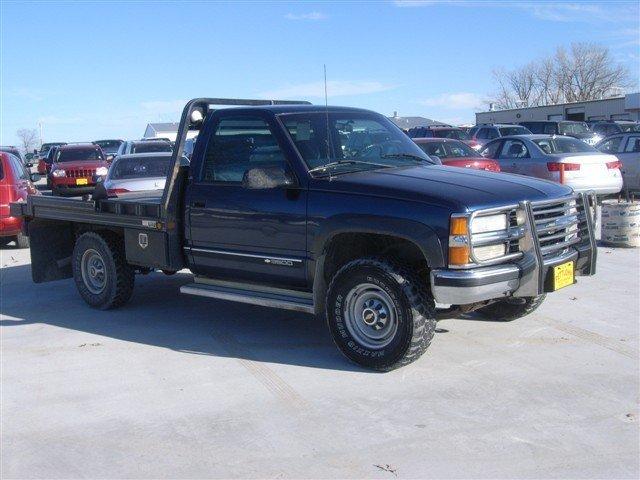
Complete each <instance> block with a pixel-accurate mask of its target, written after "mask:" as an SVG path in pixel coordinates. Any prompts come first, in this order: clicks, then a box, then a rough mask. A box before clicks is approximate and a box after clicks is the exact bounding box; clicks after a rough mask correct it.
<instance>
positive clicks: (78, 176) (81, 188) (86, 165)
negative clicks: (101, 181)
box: [49, 143, 109, 195]
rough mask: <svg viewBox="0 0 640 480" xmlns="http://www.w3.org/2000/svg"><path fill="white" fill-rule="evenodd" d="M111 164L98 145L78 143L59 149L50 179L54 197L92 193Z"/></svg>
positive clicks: (52, 164) (51, 169)
mask: <svg viewBox="0 0 640 480" xmlns="http://www.w3.org/2000/svg"><path fill="white" fill-rule="evenodd" d="M108 171H109V162H107V159H106V157H105V155H104V153H103V152H102V149H101V148H100V147H99V146H98V145H94V144H93V143H76V144H68V145H62V146H61V147H59V148H58V151H57V152H56V154H55V158H54V159H53V162H52V163H51V168H50V172H51V173H50V174H49V178H50V179H51V190H52V192H53V194H54V195H84V194H85V193H92V192H93V190H94V188H95V186H96V182H97V180H98V178H99V177H106V175H107V172H108Z"/></svg>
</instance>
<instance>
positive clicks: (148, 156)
mask: <svg viewBox="0 0 640 480" xmlns="http://www.w3.org/2000/svg"><path fill="white" fill-rule="evenodd" d="M170 162H171V153H134V154H130V155H121V156H118V157H116V158H115V160H114V161H113V163H112V164H111V166H110V167H109V173H107V177H106V178H105V180H104V188H105V189H106V191H107V194H108V195H110V196H113V195H118V194H120V193H127V192H139V191H144V190H160V189H163V188H164V183H165V179H166V177H167V171H168V170H169V164H170Z"/></svg>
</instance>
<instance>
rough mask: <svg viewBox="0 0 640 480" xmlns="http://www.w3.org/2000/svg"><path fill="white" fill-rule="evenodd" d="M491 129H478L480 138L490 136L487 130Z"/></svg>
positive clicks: (484, 138)
mask: <svg viewBox="0 0 640 480" xmlns="http://www.w3.org/2000/svg"><path fill="white" fill-rule="evenodd" d="M488 131H489V129H488V128H481V129H480V130H478V138H479V139H480V140H486V139H487V138H489V137H488V136H487V132H488Z"/></svg>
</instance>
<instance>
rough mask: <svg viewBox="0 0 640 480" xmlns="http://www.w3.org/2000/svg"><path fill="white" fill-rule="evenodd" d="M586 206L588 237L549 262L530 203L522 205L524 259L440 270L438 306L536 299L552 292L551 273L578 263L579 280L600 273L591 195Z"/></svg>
mask: <svg viewBox="0 0 640 480" xmlns="http://www.w3.org/2000/svg"><path fill="white" fill-rule="evenodd" d="M578 198H581V201H582V202H583V203H582V204H583V205H584V207H583V209H584V213H585V217H586V226H587V236H586V238H585V237H583V238H582V241H581V242H580V243H579V244H576V245H572V246H571V247H569V248H568V249H567V250H566V251H565V252H563V253H562V254H560V255H557V256H554V257H553V258H550V259H546V258H544V257H543V254H542V252H541V249H540V243H539V241H538V236H537V234H536V232H535V229H534V228H533V226H534V225H535V222H534V217H533V210H532V206H531V203H530V202H526V201H525V202H522V203H520V205H519V207H518V208H519V209H521V210H522V211H523V212H524V215H523V216H524V219H525V221H524V237H523V238H522V242H521V245H522V248H521V251H522V256H521V257H520V258H519V259H518V260H517V261H515V262H510V263H504V264H498V265H495V266H488V267H478V268H469V269H464V270H454V269H436V270H432V271H431V278H430V281H431V291H432V293H433V296H434V299H435V301H436V302H438V303H441V304H447V305H468V304H472V303H476V302H482V301H486V300H493V299H498V298H503V297H509V296H514V297H534V296H537V295H541V294H542V293H545V292H548V291H550V288H549V282H548V278H549V271H550V270H551V269H552V268H553V267H554V266H555V265H559V264H562V263H565V262H574V266H575V273H576V275H577V276H585V275H594V274H595V272H596V261H597V245H596V239H595V231H594V213H595V210H593V209H595V206H594V207H591V206H590V202H589V199H590V197H589V195H588V194H586V193H582V194H579V196H578Z"/></svg>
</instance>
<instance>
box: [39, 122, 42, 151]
mask: <svg viewBox="0 0 640 480" xmlns="http://www.w3.org/2000/svg"><path fill="white" fill-rule="evenodd" d="M38 128H39V130H40V147H42V122H38Z"/></svg>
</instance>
